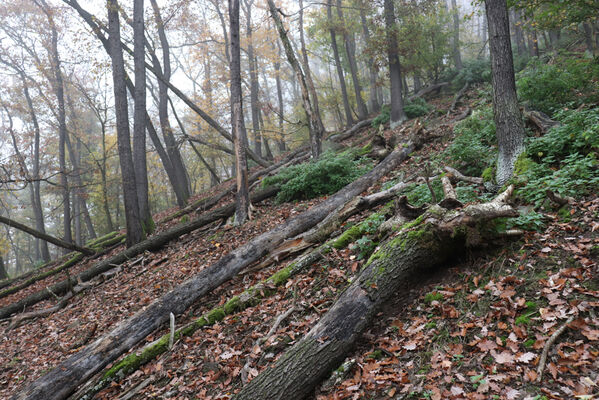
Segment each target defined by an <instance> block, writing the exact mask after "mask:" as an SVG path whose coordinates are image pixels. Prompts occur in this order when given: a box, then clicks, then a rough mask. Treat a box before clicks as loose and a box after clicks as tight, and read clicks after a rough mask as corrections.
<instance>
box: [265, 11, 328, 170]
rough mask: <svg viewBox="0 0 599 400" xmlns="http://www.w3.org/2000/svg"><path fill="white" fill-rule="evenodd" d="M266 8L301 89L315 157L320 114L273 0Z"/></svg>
mask: <svg viewBox="0 0 599 400" xmlns="http://www.w3.org/2000/svg"><path fill="white" fill-rule="evenodd" d="M268 8H269V10H270V15H271V16H272V18H273V20H274V21H275V25H276V27H277V30H278V32H279V37H280V39H281V42H282V43H283V48H284V49H285V54H286V55H287V61H288V62H289V64H290V65H291V68H293V71H294V72H295V76H296V78H297V81H298V82H299V84H300V88H301V91H302V106H303V107H304V112H305V113H306V117H307V119H308V130H309V131H310V148H311V150H312V157H313V158H314V159H317V158H318V157H320V153H321V152H322V137H323V136H324V131H323V129H322V122H321V121H320V115H318V114H317V113H316V111H315V110H314V108H313V107H312V103H311V101H310V94H309V90H308V85H307V84H306V77H305V75H304V73H303V71H302V68H301V66H300V64H299V63H298V61H297V58H296V57H295V53H294V51H293V47H292V46H291V42H290V41H289V38H288V37H287V31H286V30H285V26H284V25H283V21H281V17H280V16H279V11H278V10H277V7H276V6H275V3H274V1H273V0H268Z"/></svg>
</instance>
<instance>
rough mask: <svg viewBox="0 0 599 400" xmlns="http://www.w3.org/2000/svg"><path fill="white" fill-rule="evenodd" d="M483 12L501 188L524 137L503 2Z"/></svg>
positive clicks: (490, 1) (491, 1)
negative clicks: (487, 42)
mask: <svg viewBox="0 0 599 400" xmlns="http://www.w3.org/2000/svg"><path fill="white" fill-rule="evenodd" d="M485 8H486V11H487V20H488V22H489V48H490V50H491V70H492V75H493V77H492V78H493V111H494V119H495V126H496V135H497V142H498V147H499V156H498V159H497V174H496V181H497V184H498V185H499V186H503V185H504V184H505V183H506V182H507V181H508V180H509V179H510V178H511V176H512V173H513V172H514V164H515V162H516V160H517V159H518V156H519V155H520V154H521V153H522V152H523V151H524V137H525V136H526V133H525V131H524V125H523V123H522V114H521V113H520V108H519V107H518V96H517V94H516V79H515V77H514V62H513V59H512V46H511V42H510V23H509V18H508V11H507V4H506V0H486V1H485Z"/></svg>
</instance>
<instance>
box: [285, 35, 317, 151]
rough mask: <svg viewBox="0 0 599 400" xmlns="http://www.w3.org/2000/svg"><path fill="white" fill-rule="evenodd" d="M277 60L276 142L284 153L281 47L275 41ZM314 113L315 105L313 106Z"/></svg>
mask: <svg viewBox="0 0 599 400" xmlns="http://www.w3.org/2000/svg"><path fill="white" fill-rule="evenodd" d="M277 50H278V54H277V60H276V61H275V83H276V85H277V102H278V107H279V112H278V113H277V115H278V117H279V134H280V138H279V139H278V140H277V146H278V147H279V151H280V152H284V151H285V150H286V149H287V147H286V146H285V104H284V103H283V85H282V84H281V62H280V61H279V60H280V58H281V45H280V44H279V42H278V41H277ZM314 106H315V108H314V110H315V111H316V104H314Z"/></svg>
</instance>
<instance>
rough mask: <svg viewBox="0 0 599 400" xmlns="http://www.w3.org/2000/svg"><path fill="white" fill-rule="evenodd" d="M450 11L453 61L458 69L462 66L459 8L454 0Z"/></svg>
mask: <svg viewBox="0 0 599 400" xmlns="http://www.w3.org/2000/svg"><path fill="white" fill-rule="evenodd" d="M451 13H452V14H453V40H452V42H453V43H452V45H453V62H454V64H455V68H456V69H457V70H458V71H459V70H461V69H462V67H463V66H462V54H461V52H460V10H459V8H458V4H457V2H456V0H451Z"/></svg>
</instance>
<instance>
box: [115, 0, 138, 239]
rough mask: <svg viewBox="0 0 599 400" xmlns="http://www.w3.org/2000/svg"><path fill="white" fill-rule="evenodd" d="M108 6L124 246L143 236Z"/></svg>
mask: <svg viewBox="0 0 599 400" xmlns="http://www.w3.org/2000/svg"><path fill="white" fill-rule="evenodd" d="M106 7H107V8H108V29H109V37H108V41H109V44H110V50H111V51H110V57H111V59H112V79H113V81H114V99H115V100H114V101H115V114H116V127H117V143H118V150H119V162H120V165H121V177H122V181H123V197H124V203H125V221H126V224H127V247H131V246H133V245H134V244H136V243H139V242H141V241H142V240H143V238H144V232H143V227H142V224H141V219H140V217H139V206H138V200H137V199H138V197H137V184H136V182H135V168H134V166H133V155H132V152H131V135H130V131H129V110H128V107H127V88H126V83H125V63H124V60H123V51H122V49H121V27H120V22H119V5H118V3H117V0H106Z"/></svg>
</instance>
